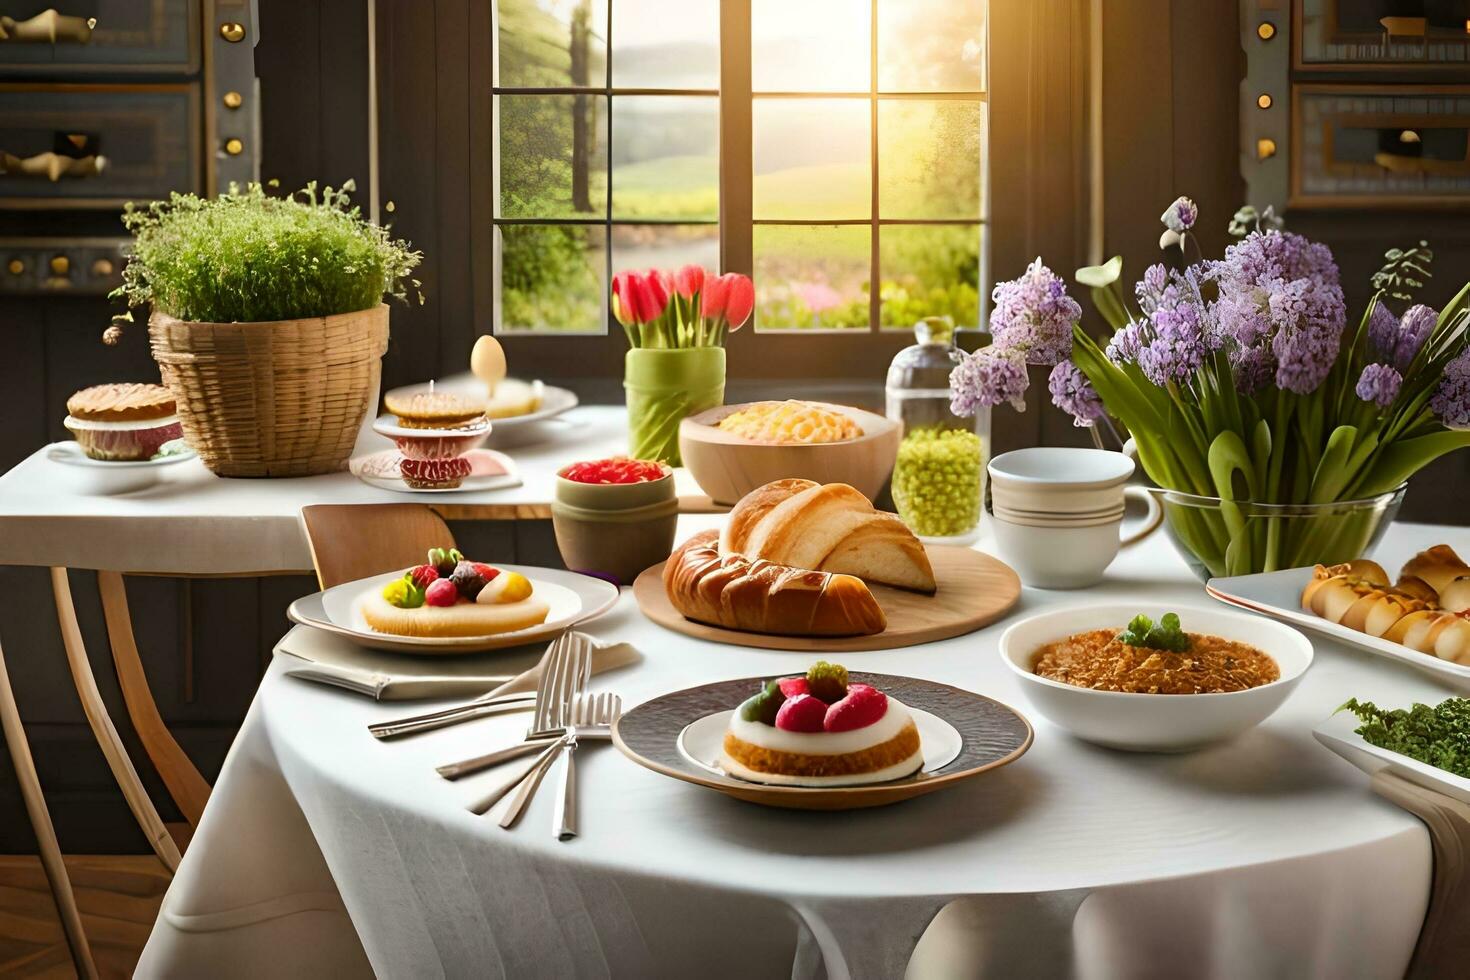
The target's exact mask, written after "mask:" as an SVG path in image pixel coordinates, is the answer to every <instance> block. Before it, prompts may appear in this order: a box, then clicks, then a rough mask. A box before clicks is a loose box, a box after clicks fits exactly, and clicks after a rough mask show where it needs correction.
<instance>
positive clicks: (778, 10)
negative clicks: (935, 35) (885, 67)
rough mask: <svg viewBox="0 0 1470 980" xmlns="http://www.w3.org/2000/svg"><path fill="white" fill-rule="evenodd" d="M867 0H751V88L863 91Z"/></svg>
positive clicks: (867, 82)
mask: <svg viewBox="0 0 1470 980" xmlns="http://www.w3.org/2000/svg"><path fill="white" fill-rule="evenodd" d="M871 19H872V8H870V7H869V6H868V0H751V5H750V35H751V44H750V46H751V53H750V61H751V66H750V80H751V86H752V87H753V88H754V89H755V91H757V92H867V91H869V89H870V88H871V87H872V77H871V74H872V69H871V67H870V64H871V56H872V50H871V46H870V44H869V36H870V33H871V26H872V25H871Z"/></svg>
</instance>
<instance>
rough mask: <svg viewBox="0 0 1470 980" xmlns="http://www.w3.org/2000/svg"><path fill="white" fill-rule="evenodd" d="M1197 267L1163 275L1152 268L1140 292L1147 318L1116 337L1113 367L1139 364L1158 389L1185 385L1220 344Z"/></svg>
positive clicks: (1111, 353)
mask: <svg viewBox="0 0 1470 980" xmlns="http://www.w3.org/2000/svg"><path fill="white" fill-rule="evenodd" d="M1198 274H1199V271H1198V270H1197V269H1195V268H1193V267H1191V268H1190V269H1187V270H1185V271H1184V272H1182V273H1181V272H1178V271H1172V272H1167V273H1166V272H1165V271H1164V269H1163V267H1162V266H1154V267H1152V268H1150V269H1149V270H1148V271H1147V272H1145V273H1144V278H1143V281H1142V282H1140V283H1139V284H1138V286H1137V288H1136V290H1135V291H1136V293H1137V294H1138V297H1139V305H1140V306H1141V308H1142V309H1143V311H1144V313H1145V316H1144V319H1143V320H1141V321H1135V322H1132V323H1129V324H1127V325H1126V326H1124V327H1123V328H1122V329H1121V330H1118V331H1117V332H1115V333H1114V334H1113V337H1112V340H1111V341H1109V343H1108V350H1107V356H1108V358H1109V359H1110V360H1112V361H1113V362H1114V363H1119V364H1126V363H1136V364H1137V365H1138V366H1139V368H1140V369H1141V370H1142V371H1143V373H1144V375H1145V376H1146V377H1147V378H1148V379H1149V380H1150V381H1152V382H1153V383H1154V384H1156V385H1164V384H1167V383H1168V382H1170V381H1186V380H1188V379H1189V378H1190V377H1192V376H1193V375H1194V373H1195V371H1197V370H1199V368H1200V365H1201V364H1203V363H1204V360H1205V357H1206V356H1207V355H1208V354H1209V353H1210V352H1212V351H1213V350H1215V349H1216V347H1217V346H1218V344H1217V343H1216V341H1215V338H1214V334H1213V333H1212V332H1211V331H1210V330H1208V329H1207V324H1208V319H1207V317H1206V311H1205V309H1204V307H1203V306H1202V305H1201V301H1200V299H1199V288H1198V286H1197V284H1196V280H1195V277H1196V276H1197V275H1198Z"/></svg>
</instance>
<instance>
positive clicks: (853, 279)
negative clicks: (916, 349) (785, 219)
mask: <svg viewBox="0 0 1470 980" xmlns="http://www.w3.org/2000/svg"><path fill="white" fill-rule="evenodd" d="M871 236H872V232H871V229H870V228H869V227H868V226H866V225H838V226H833V225H816V226H805V225H759V226H757V227H756V228H755V242H754V245H755V299H756V306H755V311H756V312H755V323H756V329H758V330H790V329H802V328H813V327H829V328H830V327H853V328H858V329H862V330H866V329H867V328H868V324H869V317H868V271H869V246H870V244H871V242H872V237H871Z"/></svg>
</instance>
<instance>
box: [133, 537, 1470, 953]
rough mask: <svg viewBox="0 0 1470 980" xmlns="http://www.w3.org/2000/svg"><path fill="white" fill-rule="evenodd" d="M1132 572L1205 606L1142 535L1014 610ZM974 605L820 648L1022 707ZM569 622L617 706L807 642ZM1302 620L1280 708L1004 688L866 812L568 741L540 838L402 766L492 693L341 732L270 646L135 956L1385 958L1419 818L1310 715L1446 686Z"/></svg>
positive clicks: (1413, 920) (363, 715)
mask: <svg viewBox="0 0 1470 980" xmlns="http://www.w3.org/2000/svg"><path fill="white" fill-rule="evenodd" d="M694 522H695V519H689V518H686V519H685V521H684V523H685V525H686V529H687V528H688V527H691V526H693V525H694ZM1452 533H1453V532H1449V531H1447V530H1446V529H1443V528H1432V527H1423V526H1419V527H1416V526H1408V525H1403V526H1399V527H1396V528H1395V529H1394V530H1393V531H1392V532H1391V536H1390V538H1389V541H1388V543H1387V544H1386V545H1385V546H1384V548H1383V549H1381V556H1382V557H1384V559H1385V562H1386V563H1387V564H1388V565H1390V566H1393V565H1394V563H1395V562H1397V561H1400V560H1402V559H1403V558H1404V557H1406V556H1407V555H1408V554H1410V553H1411V552H1413V551H1415V550H1418V549H1419V548H1421V547H1424V546H1426V545H1428V544H1431V543H1435V542H1438V541H1441V540H1446V537H1447V535H1450V534H1452ZM1145 592H1146V593H1147V594H1148V596H1149V597H1150V599H1152V600H1155V601H1156V600H1157V599H1158V598H1159V597H1160V596H1166V597H1167V598H1166V599H1165V601H1168V602H1174V601H1176V600H1177V602H1178V603H1179V605H1180V606H1181V607H1182V606H1184V605H1185V604H1187V603H1190V602H1194V603H1199V604H1208V603H1209V601H1210V600H1208V599H1207V598H1206V597H1204V595H1203V593H1202V591H1201V590H1200V588H1199V586H1198V584H1197V583H1196V582H1195V581H1193V580H1192V579H1190V578H1188V576H1187V572H1186V570H1185V568H1184V566H1183V564H1182V563H1181V562H1180V561H1179V560H1178V559H1177V558H1176V557H1175V556H1174V555H1173V554H1172V552H1171V551H1170V549H1169V545H1168V544H1167V542H1166V541H1165V540H1164V539H1163V537H1162V535H1156V536H1155V537H1154V538H1153V539H1152V540H1151V541H1149V542H1148V543H1147V544H1145V545H1144V546H1142V547H1140V548H1138V549H1135V550H1134V551H1132V552H1131V553H1125V555H1124V556H1123V557H1122V558H1120V559H1119V561H1118V562H1117V564H1116V565H1115V566H1114V568H1113V569H1112V571H1111V572H1110V575H1109V579H1108V582H1107V584H1106V585H1105V586H1103V587H1101V588H1099V589H1096V590H1092V591H1089V592H1087V593H1085V594H1068V593H1043V592H1032V591H1028V592H1027V594H1026V595H1025V597H1024V598H1023V602H1022V606H1021V608H1020V610H1018V613H1026V612H1030V611H1033V610H1036V609H1039V608H1042V607H1044V606H1046V605H1051V604H1060V603H1076V602H1082V601H1089V600H1092V599H1099V600H1101V599H1112V598H1119V597H1129V596H1140V597H1141V596H1142V595H1143V594H1144V593H1145ZM1002 628H1003V624H999V625H997V626H994V627H991V628H989V629H987V630H984V631H982V632H979V633H975V634H972V635H970V636H966V637H961V638H957V639H954V640H949V641H945V642H942V643H936V644H932V645H928V646H924V647H917V648H911V649H906V650H896V651H889V652H876V653H864V654H849V655H847V657H846V658H845V660H846V661H847V663H848V664H849V666H854V667H861V668H864V669H873V670H879V671H886V672H893V673H906V674H911V675H914V676H919V677H926V678H931V679H934V680H938V681H944V682H948V683H953V684H957V685H960V686H963V687H967V688H971V689H973V690H977V691H981V692H984V693H986V694H989V695H992V696H994V697H997V698H999V699H1000V700H1002V701H1005V702H1007V703H1010V704H1012V705H1014V706H1015V707H1017V708H1018V709H1020V710H1021V711H1023V712H1028V706H1027V704H1026V701H1025V696H1024V694H1023V693H1022V692H1021V690H1020V689H1019V687H1018V686H1017V682H1016V681H1015V679H1014V678H1013V677H1012V676H1011V675H1010V674H1009V673H1008V671H1007V670H1006V669H1005V668H1004V667H1003V666H1002V665H1001V663H1000V662H999V659H998V654H997V652H996V641H997V637H998V635H999V633H1000V631H1001V629H1002ZM588 630H589V632H592V633H594V634H597V635H598V636H601V637H606V638H618V639H625V640H630V641H632V642H633V643H635V644H636V645H637V646H638V647H639V648H640V649H641V650H642V651H643V653H644V654H645V657H646V659H645V661H644V662H643V663H641V664H639V665H638V666H636V667H633V668H629V669H627V670H625V671H622V672H619V673H614V674H609V675H606V676H604V677H599V678H595V679H594V681H593V686H594V687H595V688H609V689H615V690H617V691H619V692H620V693H622V694H623V695H624V696H625V698H626V699H627V700H628V701H629V702H630V703H636V702H638V701H641V700H644V699H646V698H648V697H651V696H654V695H656V694H659V693H663V692H666V691H670V690H675V689H678V688H681V687H684V686H688V685H691V684H696V683H702V682H706V681H711V680H717V679H722V678H729V677H740V676H746V675H761V674H765V675H770V674H776V673H779V672H790V671H792V670H793V669H800V668H801V667H803V666H805V664H806V660H807V659H808V658H806V657H802V656H799V655H793V654H789V653H781V652H773V651H757V650H747V649H739V648H732V647H725V646H717V645H712V644H705V643H700V642H696V641H693V640H690V639H688V638H685V637H683V636H680V635H676V634H673V633H670V632H667V631H664V630H662V629H661V628H659V627H656V626H653V625H652V624H650V623H648V622H647V621H646V620H644V619H643V618H642V617H641V615H640V614H639V613H638V611H637V609H636V606H635V604H634V603H633V601H632V597H631V595H628V594H626V593H625V595H624V597H623V600H622V602H621V603H620V605H619V606H618V607H617V608H616V609H615V610H614V611H613V612H611V613H609V614H608V615H607V616H606V617H604V618H603V619H600V620H598V621H597V622H595V623H593V624H590V625H589V627H588ZM1316 645H1317V651H1318V659H1317V662H1316V663H1315V665H1314V666H1313V668H1312V670H1311V671H1310V672H1309V674H1308V675H1307V677H1306V678H1305V679H1304V681H1303V682H1302V684H1301V685H1300V687H1298V689H1297V690H1296V692H1295V693H1294V694H1293V695H1292V697H1291V699H1290V700H1289V701H1288V702H1287V703H1286V705H1285V706H1284V707H1283V708H1282V709H1281V710H1280V711H1279V712H1277V714H1276V715H1275V716H1273V717H1272V718H1271V719H1269V720H1268V721H1267V722H1266V723H1265V724H1264V725H1262V726H1260V727H1259V728H1257V729H1255V730H1253V731H1251V732H1249V733H1247V734H1246V735H1244V736H1242V737H1241V738H1239V739H1237V740H1235V741H1234V742H1231V743H1229V744H1225V745H1220V746H1216V747H1213V748H1209V749H1206V750H1203V751H1199V752H1195V753H1192V754H1188V755H1178V756H1167V755H1133V754H1127V753H1119V752H1113V751H1109V750H1105V749H1101V748H1095V747H1092V746H1089V745H1087V744H1084V743H1082V742H1079V741H1076V740H1074V739H1072V738H1070V737H1069V736H1067V735H1066V734H1065V733H1064V732H1062V731H1060V730H1059V729H1057V728H1055V727H1053V726H1051V725H1049V724H1047V723H1046V722H1045V721H1043V720H1041V719H1040V718H1038V717H1036V716H1035V715H1034V714H1031V715H1030V717H1031V720H1032V723H1033V724H1034V725H1035V726H1036V742H1035V745H1034V747H1033V748H1032V749H1031V751H1030V752H1029V753H1028V754H1027V755H1026V756H1025V757H1023V758H1022V759H1021V760H1020V761H1019V762H1017V763H1016V764H1014V765H1012V766H1009V767H1006V768H1004V769H1001V770H997V771H995V772H993V773H989V774H987V775H985V776H983V777H980V778H977V779H975V780H972V781H968V782H966V783H963V784H961V785H959V786H956V787H955V788H953V789H950V790H947V791H945V792H941V793H936V794H933V795H930V796H927V797H923V798H921V799H918V800H914V801H910V802H908V803H904V804H899V805H897V806H893V807H889V808H884V809H879V810H870V811H856V812H851V813H845V814H842V813H838V814H823V813H803V812H789V811H781V810H774V809H766V808H761V807H757V806H754V805H751V804H746V803H741V802H738V801H735V800H731V799H728V798H725V797H723V796H720V795H718V794H715V793H713V792H710V791H708V790H704V789H701V788H698V787H694V786H690V785H686V784H684V783H680V782H677V781H675V780H672V779H667V778H665V777H662V776H659V775H657V774H655V773H652V772H649V771H647V770H644V769H642V768H640V767H638V766H636V765H634V764H633V763H631V762H629V761H627V760H626V759H624V758H622V757H621V756H619V755H618V754H617V752H616V750H614V749H612V748H610V747H607V746H593V747H587V748H584V749H582V750H581V751H580V752H579V754H578V778H579V786H580V799H581V807H580V813H581V824H582V836H580V837H578V838H577V839H575V840H573V841H570V842H566V843H559V842H557V841H555V840H553V839H552V834H551V828H550V813H551V806H552V800H551V796H552V794H551V793H550V792H548V787H549V786H550V785H551V784H548V786H544V787H543V790H542V793H541V794H540V795H539V796H538V798H537V799H536V800H535V802H534V803H533V804H532V806H531V808H530V811H529V813H528V814H527V816H526V818H525V819H524V820H523V822H522V824H521V826H520V827H519V828H517V829H516V830H514V831H510V832H507V831H503V830H501V829H500V828H499V827H498V826H497V825H496V824H495V821H494V819H493V818H484V817H475V816H472V815H471V814H470V813H468V812H467V811H466V810H465V809H464V806H465V804H466V803H467V802H468V801H469V800H471V799H472V798H475V797H477V796H479V795H481V793H482V792H483V790H484V789H485V787H486V786H488V785H490V784H491V783H492V782H493V781H494V780H495V779H496V778H497V777H496V776H495V775H491V774H486V775H483V776H478V777H474V778H471V779H468V780H465V781H462V782H459V783H448V782H445V781H443V780H441V779H440V778H439V777H438V776H437V775H435V773H434V771H433V766H434V765H436V764H439V763H442V762H446V761H449V760H453V759H458V758H462V757H464V756H467V755H471V754H475V753H477V752H480V751H484V750H486V749H487V748H488V747H492V746H496V745H499V744H503V743H506V742H509V741H510V740H512V739H515V738H518V737H519V735H520V733H521V731H523V729H524V725H525V720H524V717H523V716H521V717H516V716H510V717H502V718H498V719H486V720H482V721H479V722H475V723H472V724H468V725H463V726H460V727H458V728H454V729H450V730H447V731H443V732H440V733H436V734H432V735H427V736H421V737H417V738H414V739H410V740H407V741H402V742H394V743H385V744H379V743H376V742H374V741H373V739H372V738H371V737H370V736H369V735H368V733H367V731H366V730H365V729H364V726H365V725H366V724H367V723H368V722H370V721H374V720H381V719H383V718H386V717H390V716H393V715H395V714H400V713H402V712H403V711H404V708H405V706H404V705H402V704H397V705H378V704H374V703H372V702H369V701H367V700H364V699H362V698H359V697H356V696H354V695H352V694H348V693H345V692H340V691H335V690H331V689H326V688H322V687H318V686H313V685H310V684H306V683H302V682H299V681H295V680H293V679H291V678H287V677H285V676H283V674H282V671H281V666H280V665H279V664H277V665H276V666H274V667H272V669H271V670H270V672H269V673H268V674H267V676H266V678H265V681H264V683H263V684H262V686H261V688H260V691H259V693H258V695H257V697H256V700H255V704H254V706H253V707H252V709H251V711H250V714H249V716H248V718H247V719H246V722H245V725H244V727H243V729H242V730H241V733H240V736H239V739H238V740H237V741H236V743H235V746H234V748H233V749H232V751H231V754H230V757H229V759H228V761H227V762H226V764H225V767H224V771H223V773H222V775H221V777H220V780H219V783H218V785H217V786H216V788H215V792H214V796H213V798H212V799H211V800H210V803H209V807H208V809H207V810H206V812H205V814H204V818H203V821H202V823H201V824H200V826H199V828H198V831H197V833H196V835H195V837H194V841H193V843H192V845H191V846H190V848H189V851H188V853H187V854H186V855H185V857H184V862H183V865H182V867H181V868H180V871H179V875H178V877H177V879H176V880H175V882H174V884H173V886H172V888H171V889H170V890H169V893H168V895H167V898H166V899H165V901H164V905H163V910H162V914H161V916H160V918H159V920H158V924H157V926H156V927H155V930H154V933H153V936H152V938H151V940H150V942H149V944H148V947H147V949H146V950H145V951H144V955H143V959H142V961H141V963H140V965H139V974H140V975H141V976H181V977H182V976H200V975H206V974H207V975H211V976H225V975H238V976H259V975H267V974H269V975H273V976H286V975H299V976H307V975H312V976H320V975H332V976H346V975H352V974H354V973H359V974H364V975H366V974H367V973H368V972H369V971H370V969H371V970H373V971H376V972H377V974H378V975H379V976H383V977H408V976H439V975H446V976H490V977H499V976H504V977H540V976H546V977H572V976H640V977H641V976H691V975H699V976H704V977H723V976H732V977H734V976H740V977H764V976H777V975H792V974H794V975H797V976H807V975H820V974H821V972H822V971H824V970H825V973H826V975H827V976H830V977H846V976H862V977H898V976H902V975H903V974H904V971H905V967H906V964H907V965H908V966H909V969H910V972H911V974H912V975H917V976H955V975H973V974H975V973H977V972H981V971H983V972H984V973H985V974H986V975H991V976H1021V975H1027V976H1036V975H1040V976H1055V975H1071V976H1077V977H1120V976H1166V975H1175V976H1184V975H1187V976H1192V977H1221V978H1225V977H1244V976H1292V977H1395V976H1399V975H1401V974H1402V971H1403V969H1404V967H1405V965H1406V964H1407V962H1408V959H1409V956H1410V953H1411V951H1412V949H1413V945H1414V942H1415V939H1416V936H1417V934H1418V930H1419V926H1420V923H1421V922H1422V919H1423V915H1424V910H1425V907H1426V901H1427V895H1428V888H1429V881H1430V872H1431V868H1430V865H1431V856H1430V848H1429V839H1428V834H1427V832H1426V831H1425V829H1424V827H1423V826H1422V825H1421V824H1420V823H1419V821H1418V820H1416V819H1415V818H1413V817H1411V816H1410V815H1408V814H1407V813H1404V812H1403V811H1400V810H1398V809H1396V808H1395V807H1393V806H1391V805H1390V804H1388V803H1386V802H1383V801H1382V800H1380V799H1378V798H1377V797H1375V796H1373V795H1372V794H1371V793H1370V792H1369V790H1368V787H1367V784H1366V779H1365V777H1363V775H1362V774H1361V773H1360V772H1358V771H1357V770H1356V769H1353V768H1352V767H1350V766H1348V765H1347V764H1346V763H1344V762H1342V761H1341V760H1339V759H1338V758H1337V757H1335V756H1334V755H1332V754H1331V753H1329V752H1327V751H1326V750H1325V749H1322V748H1321V747H1320V746H1318V745H1317V744H1316V743H1315V742H1314V740H1313V739H1312V737H1311V734H1310V730H1311V728H1312V726H1313V725H1315V724H1317V723H1318V722H1319V721H1321V720H1322V719H1323V718H1324V717H1326V716H1327V715H1328V714H1330V713H1331V711H1332V710H1333V709H1334V708H1336V707H1337V706H1338V705H1340V704H1341V703H1342V702H1343V701H1344V700H1346V699H1347V698H1348V697H1349V696H1359V697H1371V698H1373V699H1374V700H1376V701H1378V702H1379V703H1382V704H1393V705H1398V704H1407V703H1408V702H1410V701H1412V700H1416V699H1417V700H1424V701H1430V702H1435V701H1437V700H1438V699H1439V698H1441V697H1443V696H1444V694H1445V692H1444V691H1442V690H1440V689H1438V688H1437V687H1436V686H1435V685H1434V683H1433V682H1432V681H1431V680H1429V679H1428V678H1427V677H1425V676H1424V675H1421V674H1419V673H1417V672H1414V671H1411V670H1408V669H1406V668H1403V667H1401V666H1397V665H1394V664H1391V663H1388V662H1385V661H1382V660H1379V659H1376V658H1373V657H1371V656H1370V655H1367V654H1364V653H1359V652H1353V651H1348V650H1346V649H1345V648H1342V647H1339V646H1337V645H1335V644H1333V643H1331V642H1328V641H1325V640H1320V639H1318V640H1317V641H1316ZM1028 714H1029V712H1028ZM496 812H497V813H498V810H497V811H496ZM941 910H944V911H943V912H941ZM936 915H937V916H938V917H937V918H936ZM926 929H927V930H928V932H927V934H926ZM921 936H922V937H923V939H922V940H921V939H920V937H921ZM358 940H360V941H361V949H359V947H358V945H357V941H358ZM916 944H917V950H916ZM364 956H365V958H364ZM911 956H912V962H910V959H911Z"/></svg>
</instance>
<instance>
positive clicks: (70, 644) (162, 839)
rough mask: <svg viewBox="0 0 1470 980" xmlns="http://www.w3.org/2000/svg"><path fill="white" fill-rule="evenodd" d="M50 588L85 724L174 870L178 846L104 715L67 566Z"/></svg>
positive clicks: (153, 843) (53, 571)
mask: <svg viewBox="0 0 1470 980" xmlns="http://www.w3.org/2000/svg"><path fill="white" fill-rule="evenodd" d="M51 591H52V593H53V594H54V595H55V596H56V619H57V622H58V623H59V624H60V626H61V641H62V644H63V645H64V646H65V647H66V662H67V664H68V666H70V667H71V679H72V683H73V684H75V685H76V688H77V696H78V697H80V698H81V700H82V710H83V711H85V712H86V714H87V724H89V725H91V726H92V735H93V737H94V738H96V739H97V744H98V746H100V747H101V749H102V754H103V755H104V756H106V757H107V764H108V765H109V766H111V767H112V775H113V777H114V778H116V779H117V785H118V787H119V788H120V789H121V790H122V792H123V798H124V799H126V800H127V801H128V807H129V808H130V809H131V810H132V811H133V817H134V819H136V820H137V821H138V826H139V827H141V828H143V834H144V836H146V837H147V838H148V843H149V845H150V846H151V847H152V848H153V851H154V853H156V854H157V855H158V858H159V860H161V861H162V862H163V864H164V867H166V868H168V870H169V871H177V870H178V867H179V848H178V845H176V844H175V843H174V839H173V838H172V837H171V836H169V832H168V828H167V827H165V826H164V825H163V820H162V819H161V818H160V817H159V816H158V811H157V810H156V809H154V807H153V801H152V800H150V799H149V798H148V792H147V790H145V789H144V788H143V783H142V781H141V780H140V779H138V771H137V770H136V769H134V768H133V761H132V760H131V759H129V758H128V753H127V750H126V749H125V748H123V744H122V739H120V738H119V737H118V734H117V729H116V728H114V727H113V725H112V718H111V717H109V716H108V714H107V706H106V705H105V704H103V703H102V694H101V692H100V691H98V690H97V680H96V678H94V677H93V676H92V665H91V663H90V662H89V661H88V660H87V648H86V645H85V644H84V643H83V642H82V629H81V627H80V626H78V625H77V612H76V607H75V606H73V605H72V600H71V583H70V582H68V581H67V577H66V569H64V568H53V569H51Z"/></svg>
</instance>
